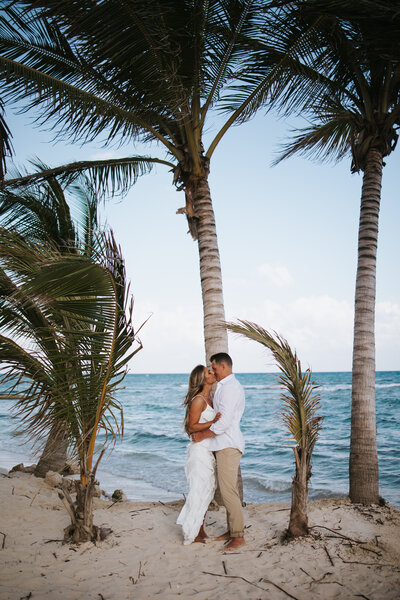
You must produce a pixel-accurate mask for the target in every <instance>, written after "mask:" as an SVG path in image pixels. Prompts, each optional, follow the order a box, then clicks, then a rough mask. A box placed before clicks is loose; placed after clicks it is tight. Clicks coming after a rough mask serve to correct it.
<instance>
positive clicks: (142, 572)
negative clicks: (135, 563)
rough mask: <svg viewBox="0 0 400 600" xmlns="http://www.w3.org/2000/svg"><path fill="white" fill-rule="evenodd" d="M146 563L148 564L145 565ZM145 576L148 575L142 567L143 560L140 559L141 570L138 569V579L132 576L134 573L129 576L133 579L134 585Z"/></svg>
mask: <svg viewBox="0 0 400 600" xmlns="http://www.w3.org/2000/svg"><path fill="white" fill-rule="evenodd" d="M145 564H146V563H144V565H145ZM144 565H143V566H144ZM145 576H146V574H145V573H144V571H143V569H142V561H140V562H139V570H138V574H137V577H136V579H135V578H134V577H132V575H131V576H130V577H129V579H130V581H132V583H133V585H136V584H137V582H138V581H139V579H140V578H141V577H145Z"/></svg>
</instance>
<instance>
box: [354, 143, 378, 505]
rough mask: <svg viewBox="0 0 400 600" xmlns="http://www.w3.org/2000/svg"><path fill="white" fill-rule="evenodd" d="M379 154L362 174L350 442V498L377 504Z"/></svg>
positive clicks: (372, 155)
mask: <svg viewBox="0 0 400 600" xmlns="http://www.w3.org/2000/svg"><path fill="white" fill-rule="evenodd" d="M381 183H382V152H381V151H380V150H378V149H376V148H370V150H369V151H368V156H367V160H366V167H365V170H364V179H363V187H362V194H361V211H360V227H359V236H358V266H357V278H356V293H355V315H354V345H353V382H352V407H351V440H350V499H351V501H352V502H356V503H362V504H373V503H378V501H379V473H378V455H377V446H376V414H375V290H376V251H377V243H378V220H379V205H380V198H381Z"/></svg>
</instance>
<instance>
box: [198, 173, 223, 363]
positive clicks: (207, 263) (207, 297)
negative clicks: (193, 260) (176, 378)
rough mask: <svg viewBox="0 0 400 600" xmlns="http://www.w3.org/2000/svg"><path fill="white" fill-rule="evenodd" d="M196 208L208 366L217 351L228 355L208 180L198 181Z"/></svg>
mask: <svg viewBox="0 0 400 600" xmlns="http://www.w3.org/2000/svg"><path fill="white" fill-rule="evenodd" d="M193 207H194V211H195V214H196V219H197V242H198V248H199V259H200V279H201V291H202V298H203V318H204V341H205V352H206V364H207V363H208V361H209V359H210V356H212V354H214V353H216V352H228V336H227V332H226V329H225V327H222V326H221V324H222V323H224V322H225V309H224V298H223V291H222V274H221V261H220V257H219V249H218V240H217V230H216V226H215V216H214V210H213V206H212V202H211V195H210V187H209V185H208V181H207V179H206V178H205V177H201V178H199V179H198V180H197V182H196V185H195V188H194V190H193Z"/></svg>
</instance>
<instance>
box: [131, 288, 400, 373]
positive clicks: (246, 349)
mask: <svg viewBox="0 0 400 600" xmlns="http://www.w3.org/2000/svg"><path fill="white" fill-rule="evenodd" d="M135 309H136V310H135V324H136V327H138V326H139V325H140V323H142V322H143V321H144V320H145V318H147V316H148V315H149V314H150V313H153V314H152V316H151V318H150V320H149V321H148V323H147V324H146V325H145V326H144V327H143V329H142V330H141V332H140V333H139V337H140V338H141V340H142V342H143V345H144V348H143V350H142V351H141V352H139V353H138V354H137V355H136V357H135V358H134V359H133V360H132V363H131V368H132V372H140V373H151V372H153V373H154V372H164V373H188V372H190V370H191V369H192V368H193V367H194V366H195V365H196V364H198V363H203V362H204V346H203V316H202V311H201V306H200V305H199V304H196V306H194V305H192V306H175V307H165V306H163V305H162V304H161V305H160V304H153V303H150V302H145V303H143V304H142V305H141V306H140V311H139V307H138V305H137V304H135ZM226 313H227V314H226V317H227V320H228V321H236V320H237V319H246V320H249V321H253V322H255V323H257V324H258V325H261V326H262V327H264V328H265V329H268V330H271V331H272V330H274V331H276V332H277V333H279V334H280V335H282V336H283V337H284V338H286V339H287V340H288V342H289V344H290V345H291V346H292V348H295V349H296V351H297V353H298V356H299V358H300V360H301V363H302V366H303V368H307V367H311V368H312V370H313V371H315V372H318V371H350V370H351V366H352V346H353V320H354V319H353V317H354V309H353V304H352V302H350V301H347V300H343V299H339V298H335V297H332V296H329V295H311V296H301V297H298V298H289V297H288V298H287V299H286V300H283V301H281V302H275V301H272V300H265V301H261V302H259V303H258V302H254V303H253V304H252V305H249V304H248V303H246V304H243V302H242V301H241V300H240V299H239V298H237V299H236V302H235V304H234V305H233V304H231V305H229V306H228V305H227V307H226ZM399 331H400V304H395V303H390V302H379V303H378V304H377V309H376V346H377V370H380V369H386V370H390V369H392V370H396V369H398V360H396V356H399V349H400V336H399ZM229 349H230V353H231V354H232V357H233V359H234V363H235V369H236V370H237V371H238V372H251V371H255V372H265V371H277V367H276V365H275V364H274V362H273V359H272V357H271V355H270V353H269V352H268V351H267V350H266V349H265V348H264V347H263V346H262V345H261V344H257V343H256V342H252V341H249V340H247V339H245V338H243V337H240V336H236V335H233V334H230V335H229ZM396 365H397V366H396Z"/></svg>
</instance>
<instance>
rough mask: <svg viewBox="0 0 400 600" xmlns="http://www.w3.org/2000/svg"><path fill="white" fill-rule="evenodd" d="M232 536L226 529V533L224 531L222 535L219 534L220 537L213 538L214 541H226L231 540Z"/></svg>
mask: <svg viewBox="0 0 400 600" xmlns="http://www.w3.org/2000/svg"><path fill="white" fill-rule="evenodd" d="M230 538H231V536H230V534H229V531H226V532H225V533H223V534H222V535H219V536H218V537H215V538H213V541H214V542H225V541H226V540H229V539H230Z"/></svg>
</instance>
